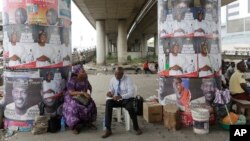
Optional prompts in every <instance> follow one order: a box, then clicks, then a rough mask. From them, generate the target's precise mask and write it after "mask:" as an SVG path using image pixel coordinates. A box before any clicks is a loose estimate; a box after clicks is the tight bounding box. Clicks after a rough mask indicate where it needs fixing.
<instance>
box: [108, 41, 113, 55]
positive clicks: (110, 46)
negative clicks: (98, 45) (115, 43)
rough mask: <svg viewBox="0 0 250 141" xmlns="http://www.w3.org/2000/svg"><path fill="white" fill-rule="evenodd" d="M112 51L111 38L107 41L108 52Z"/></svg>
mask: <svg viewBox="0 0 250 141" xmlns="http://www.w3.org/2000/svg"><path fill="white" fill-rule="evenodd" d="M111 52H112V40H109V42H108V53H111Z"/></svg>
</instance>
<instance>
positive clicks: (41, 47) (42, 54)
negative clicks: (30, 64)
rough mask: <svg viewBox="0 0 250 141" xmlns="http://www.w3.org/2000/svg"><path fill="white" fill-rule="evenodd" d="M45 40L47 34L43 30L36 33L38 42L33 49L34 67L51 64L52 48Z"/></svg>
mask: <svg viewBox="0 0 250 141" xmlns="http://www.w3.org/2000/svg"><path fill="white" fill-rule="evenodd" d="M46 42H47V34H46V33H45V32H44V31H40V32H39V34H38V44H37V47H36V49H35V50H34V56H35V58H36V67H43V66H48V65H50V64H51V56H52V55H53V53H54V50H53V48H52V47H50V46H49V45H48V44H47V43H46Z"/></svg>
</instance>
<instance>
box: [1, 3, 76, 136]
mask: <svg viewBox="0 0 250 141" xmlns="http://www.w3.org/2000/svg"><path fill="white" fill-rule="evenodd" d="M1 2H3V4H2V5H1V6H2V7H1V8H2V10H3V11H2V12H3V24H4V26H6V27H11V28H3V41H4V57H6V59H4V61H6V62H4V63H3V65H4V66H3V68H4V69H3V71H5V72H4V74H5V75H4V76H3V77H4V78H3V79H2V80H3V81H4V84H3V86H4V87H3V90H2V91H3V98H2V99H1V102H0V103H1V108H0V110H1V114H4V115H3V116H4V117H5V118H7V119H8V120H5V125H6V126H5V128H10V127H11V128H13V129H18V131H29V130H31V129H32V126H33V124H32V122H31V121H34V120H35V118H36V117H37V116H39V115H40V111H39V107H38V106H37V105H39V104H40V103H41V102H44V106H45V107H46V108H44V113H55V112H56V111H57V110H58V108H59V105H55V104H54V103H58V102H59V100H60V99H61V97H60V95H58V94H60V93H63V91H64V89H65V84H66V82H65V80H67V78H68V74H69V72H70V71H71V64H72V62H73V61H76V62H78V61H79V60H78V59H77V60H73V59H72V53H71V50H72V49H71V24H66V22H63V25H58V24H57V23H59V21H60V20H64V19H67V21H69V23H70V21H71V17H70V13H71V9H70V6H69V5H70V3H71V1H58V3H57V1H50V2H49V1H39V2H38V1H26V0H15V1H13V0H12V1H7V0H4V1H1ZM48 3H50V4H49V5H48ZM27 5H29V7H30V8H31V7H32V8H33V6H36V12H35V11H32V10H31V11H30V10H28V9H29V8H27V7H26V6H27ZM68 6H69V7H68ZM27 11H29V12H28V13H27ZM45 11H46V12H45ZM34 13H36V14H37V15H39V17H40V18H37V16H33V14H34ZM58 13H63V14H61V16H60V17H59V14H58ZM30 14H31V15H32V16H30ZM27 15H28V16H27ZM56 17H59V18H56ZM60 23H61V22H60ZM33 37H36V40H34V38H33ZM60 37H61V39H63V40H60ZM74 56H77V55H74ZM74 58H78V56H77V57H74ZM73 63H75V62H73ZM48 80H53V81H48ZM48 96H49V97H50V98H49V97H48ZM52 98H53V100H52ZM48 99H50V100H49V101H48ZM51 100H52V101H51ZM45 101H46V102H45ZM47 107H48V108H47ZM1 114H0V116H1V117H2V115H1ZM1 117H0V118H1ZM1 122H2V120H1ZM0 124H1V123H0ZM1 137H2V136H1Z"/></svg>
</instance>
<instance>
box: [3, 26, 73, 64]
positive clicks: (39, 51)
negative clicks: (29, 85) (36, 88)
mask: <svg viewBox="0 0 250 141" xmlns="http://www.w3.org/2000/svg"><path fill="white" fill-rule="evenodd" d="M4 34H5V37H4V40H5V42H4V43H5V44H4V45H6V47H5V49H4V56H5V58H7V59H6V66H7V67H15V68H56V67H63V66H70V65H71V60H72V56H71V38H70V35H71V31H70V28H64V27H57V26H49V27H47V26H39V25H20V26H19V25H6V26H4Z"/></svg>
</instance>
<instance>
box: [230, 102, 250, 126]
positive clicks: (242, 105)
mask: <svg viewBox="0 0 250 141" xmlns="http://www.w3.org/2000/svg"><path fill="white" fill-rule="evenodd" d="M232 102H233V104H235V105H236V113H237V114H241V109H244V112H245V113H244V115H245V116H246V120H247V123H250V101H247V100H238V99H235V98H232Z"/></svg>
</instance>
